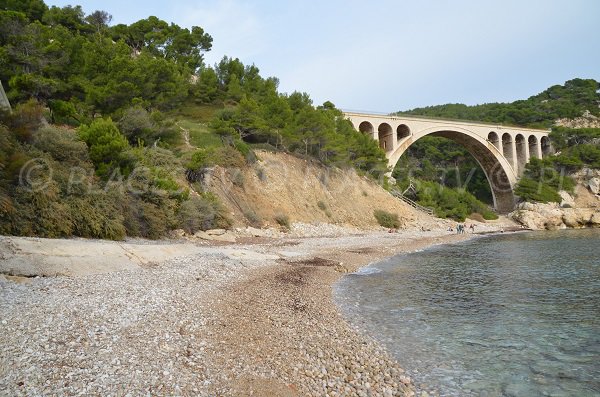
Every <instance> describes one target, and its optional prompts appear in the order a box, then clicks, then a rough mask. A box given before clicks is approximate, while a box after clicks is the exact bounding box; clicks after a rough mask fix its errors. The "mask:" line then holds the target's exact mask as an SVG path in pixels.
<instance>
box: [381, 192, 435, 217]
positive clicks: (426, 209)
mask: <svg viewBox="0 0 600 397" xmlns="http://www.w3.org/2000/svg"><path fill="white" fill-rule="evenodd" d="M390 193H392V196H394V197H397V198H399V199H400V200H402V201H404V202H405V203H406V204H408V205H410V206H411V207H413V208H414V209H416V210H418V211H421V212H424V213H426V214H427V215H431V216H433V209H432V208H429V207H424V206H422V205H421V204H419V203H417V202H415V201H413V200H411V199H409V198H408V197H406V196H404V195H403V194H402V193H401V192H399V191H398V190H392V191H391V192H390Z"/></svg>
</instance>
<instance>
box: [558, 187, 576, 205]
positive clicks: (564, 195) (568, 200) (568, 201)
mask: <svg viewBox="0 0 600 397" xmlns="http://www.w3.org/2000/svg"><path fill="white" fill-rule="evenodd" d="M558 194H559V195H560V199H561V202H560V206H561V207H562V208H574V207H575V199H574V198H573V196H571V195H570V194H569V193H568V192H566V191H564V190H561V191H560V192H558Z"/></svg>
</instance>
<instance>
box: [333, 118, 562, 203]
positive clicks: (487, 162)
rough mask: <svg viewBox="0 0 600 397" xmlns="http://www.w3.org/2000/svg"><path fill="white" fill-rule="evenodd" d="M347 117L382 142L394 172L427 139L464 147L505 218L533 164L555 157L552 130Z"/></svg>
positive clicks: (445, 121) (419, 119)
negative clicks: (532, 161)
mask: <svg viewBox="0 0 600 397" xmlns="http://www.w3.org/2000/svg"><path fill="white" fill-rule="evenodd" d="M344 115H345V116H346V118H347V119H349V120H350V121H351V122H352V124H353V125H354V128H356V129H357V130H358V131H360V132H363V133H365V134H369V135H371V136H372V137H373V139H375V140H377V141H378V142H379V146H380V147H381V148H382V149H383V150H385V153H386V157H387V158H388V161H389V163H388V164H389V166H390V167H391V168H393V167H394V166H395V165H396V163H397V162H398V160H399V159H400V157H401V156H402V154H403V153H404V152H405V151H406V149H408V147H409V146H410V145H412V144H413V143H414V142H416V141H417V140H419V139H420V138H422V137H424V136H426V135H431V136H441V137H444V138H448V139H451V140H453V141H455V142H457V143H459V144H461V145H462V146H464V147H465V148H466V149H467V150H468V151H469V153H471V154H472V155H473V157H474V158H475V159H476V160H477V162H478V163H479V165H480V166H481V168H482V169H483V171H484V172H485V175H486V177H487V179H488V181H489V183H490V187H491V190H492V194H493V197H494V207H495V208H496V210H497V211H498V212H502V213H505V212H510V211H512V210H513V208H514V205H515V196H514V192H513V189H514V187H515V185H516V183H517V180H518V179H519V177H520V176H521V175H522V174H523V171H524V170H525V164H527V163H528V162H529V159H530V158H532V157H537V158H542V157H545V156H547V155H549V154H550V153H551V146H550V141H549V138H548V132H549V131H548V130H539V129H531V128H520V127H507V126H502V125H494V124H484V123H476V122H469V121H453V120H443V119H428V118H422V117H413V116H384V115H377V114H368V113H353V112H344Z"/></svg>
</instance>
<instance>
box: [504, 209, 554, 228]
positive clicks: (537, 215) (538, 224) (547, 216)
mask: <svg viewBox="0 0 600 397" xmlns="http://www.w3.org/2000/svg"><path fill="white" fill-rule="evenodd" d="M510 216H511V218H512V219H514V220H515V221H516V222H519V223H520V224H522V225H523V226H525V227H527V228H529V229H533V230H543V229H548V230H556V229H564V228H565V225H564V223H563V219H562V218H563V211H562V210H561V209H560V208H559V206H558V204H556V203H547V204H544V203H528V202H524V203H521V204H519V205H518V207H517V211H515V212H513V213H512V214H510Z"/></svg>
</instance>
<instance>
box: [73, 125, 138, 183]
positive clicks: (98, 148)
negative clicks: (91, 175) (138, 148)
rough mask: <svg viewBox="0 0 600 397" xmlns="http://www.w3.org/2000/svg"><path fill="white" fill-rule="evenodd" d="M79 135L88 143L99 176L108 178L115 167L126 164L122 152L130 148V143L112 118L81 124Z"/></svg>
mask: <svg viewBox="0 0 600 397" xmlns="http://www.w3.org/2000/svg"><path fill="white" fill-rule="evenodd" d="M79 136H80V137H81V139H82V140H83V141H84V142H85V143H87V145H88V148H89V152H90V158H91V159H92V162H93V163H94V165H95V167H96V173H97V174H98V175H99V176H101V177H103V178H104V179H107V178H108V177H109V176H110V175H111V173H112V172H113V171H114V170H115V169H117V168H122V167H123V166H124V165H125V164H124V163H123V156H122V153H123V152H124V151H125V150H126V149H128V148H129V143H128V142H127V139H126V138H125V136H123V135H122V134H121V133H120V132H119V129H118V128H117V126H116V125H115V123H113V121H112V120H111V119H110V118H108V119H96V120H94V121H92V123H91V124H90V125H82V126H80V127H79Z"/></svg>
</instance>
